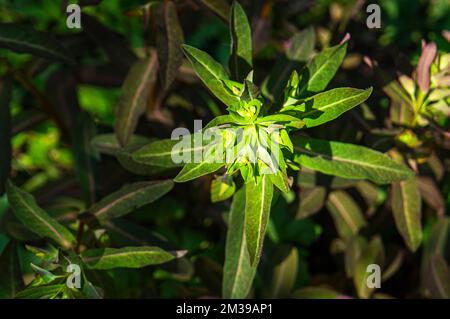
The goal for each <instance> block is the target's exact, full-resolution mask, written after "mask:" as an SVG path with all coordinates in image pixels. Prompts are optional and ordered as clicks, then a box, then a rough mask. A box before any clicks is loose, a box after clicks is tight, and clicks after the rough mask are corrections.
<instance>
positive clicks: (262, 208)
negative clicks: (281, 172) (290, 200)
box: [245, 174, 273, 265]
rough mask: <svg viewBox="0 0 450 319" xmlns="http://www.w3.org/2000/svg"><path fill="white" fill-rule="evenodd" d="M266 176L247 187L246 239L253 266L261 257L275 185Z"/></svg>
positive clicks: (249, 183)
mask: <svg viewBox="0 0 450 319" xmlns="http://www.w3.org/2000/svg"><path fill="white" fill-rule="evenodd" d="M268 175H269V174H264V175H262V176H261V177H260V178H258V180H257V182H253V181H250V182H248V183H247V184H246V186H245V191H246V200H245V238H246V242H247V248H248V251H249V255H250V261H251V263H252V265H255V264H257V263H258V261H259V258H260V256H261V252H262V247H263V242H264V236H265V234H266V228H267V222H268V221H269V214H270V205H271V202H272V196H273V185H272V182H271V181H270V178H269V176H268Z"/></svg>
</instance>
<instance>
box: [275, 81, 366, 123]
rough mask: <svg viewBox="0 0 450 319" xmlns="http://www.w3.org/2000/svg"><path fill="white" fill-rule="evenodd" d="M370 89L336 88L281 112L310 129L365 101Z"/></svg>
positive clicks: (287, 107) (285, 108)
mask: <svg viewBox="0 0 450 319" xmlns="http://www.w3.org/2000/svg"><path fill="white" fill-rule="evenodd" d="M371 93H372V88H369V89H366V90H360V89H353V88H337V89H332V90H329V91H326V92H322V93H319V94H316V95H314V96H311V97H310V98H307V99H305V100H303V101H302V102H301V103H300V104H298V105H290V106H286V107H284V108H283V109H282V110H281V112H283V113H286V114H291V115H293V116H295V117H298V118H300V119H302V120H303V121H304V122H305V127H307V128H310V127H314V126H318V125H322V124H324V123H326V122H329V121H332V120H334V119H336V118H338V117H339V116H341V115H342V114H343V113H344V112H347V111H348V110H350V109H352V108H354V107H355V106H357V105H359V104H361V103H362V102H364V101H365V100H367V99H368V98H369V96H370V94H371Z"/></svg>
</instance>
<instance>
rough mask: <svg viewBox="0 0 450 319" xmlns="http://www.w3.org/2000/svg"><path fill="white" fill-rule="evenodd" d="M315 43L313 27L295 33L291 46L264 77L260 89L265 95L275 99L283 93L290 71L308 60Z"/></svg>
mask: <svg viewBox="0 0 450 319" xmlns="http://www.w3.org/2000/svg"><path fill="white" fill-rule="evenodd" d="M314 43H315V33H314V28H312V27H309V28H307V29H305V30H303V31H301V32H299V33H296V34H295V35H294V36H293V37H292V40H291V46H290V47H289V49H288V50H287V52H286V56H282V57H280V58H279V59H278V60H277V61H276V63H275V66H274V67H273V69H272V70H271V71H270V74H269V76H268V77H267V78H265V79H264V82H263V84H262V91H263V93H264V94H265V96H267V97H269V98H270V99H272V100H273V101H277V100H278V99H279V98H280V97H281V96H282V93H283V90H284V89H285V87H286V84H287V82H288V80H289V77H290V75H291V73H292V71H294V70H296V69H298V68H299V67H300V66H302V65H303V64H304V62H305V61H307V60H308V58H309V57H310V55H311V54H312V52H313V49H314Z"/></svg>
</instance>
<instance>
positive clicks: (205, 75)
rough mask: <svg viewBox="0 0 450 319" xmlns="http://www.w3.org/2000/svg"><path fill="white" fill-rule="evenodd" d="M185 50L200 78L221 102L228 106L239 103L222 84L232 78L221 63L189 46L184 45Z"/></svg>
mask: <svg viewBox="0 0 450 319" xmlns="http://www.w3.org/2000/svg"><path fill="white" fill-rule="evenodd" d="M183 49H184V54H185V55H186V57H187V58H188V59H189V61H190V62H191V64H192V67H193V68H194V70H195V72H196V73H197V75H198V76H199V78H200V79H201V80H202V82H203V83H204V84H205V85H206V87H207V88H208V89H209V90H210V91H211V92H212V93H213V94H214V95H215V96H216V97H217V98H218V99H219V100H221V101H222V102H223V103H224V104H226V105H231V104H233V103H236V102H237V101H238V97H237V96H236V95H234V94H233V93H232V92H231V91H230V90H229V89H228V88H227V86H226V85H225V84H224V83H223V82H222V80H229V79H230V77H229V75H228V73H227V71H225V69H224V68H223V66H222V65H221V64H220V63H219V62H217V61H215V60H214V59H213V58H212V57H211V56H210V55H209V54H208V53H206V52H203V51H202V50H199V49H196V48H194V47H191V46H189V45H186V44H184V45H183Z"/></svg>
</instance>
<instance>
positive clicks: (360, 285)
mask: <svg viewBox="0 0 450 319" xmlns="http://www.w3.org/2000/svg"><path fill="white" fill-rule="evenodd" d="M383 263H384V248H383V242H382V241H381V239H380V238H379V237H375V238H373V239H372V240H371V241H370V243H369V244H368V246H367V247H366V249H364V251H362V252H361V256H360V258H359V260H358V262H357V264H356V268H355V273H354V276H353V282H354V285H355V288H356V291H357V293H358V297H359V298H364V299H367V298H369V297H370V295H371V294H372V293H373V291H374V289H375V288H369V285H367V279H368V276H369V275H370V274H371V272H368V271H367V266H369V265H371V264H377V265H379V266H380V268H381V269H382V267H383Z"/></svg>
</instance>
